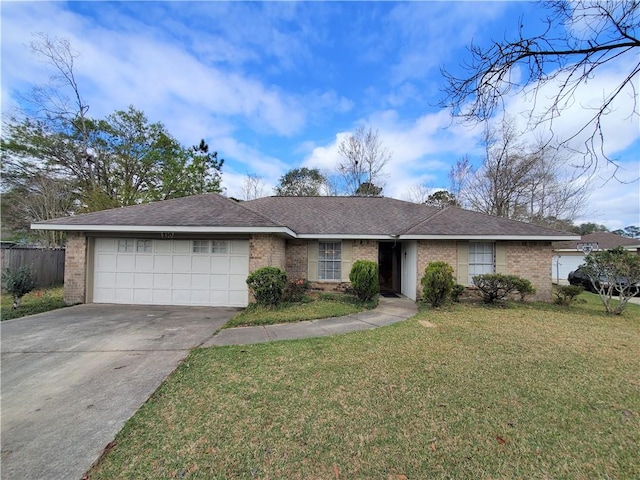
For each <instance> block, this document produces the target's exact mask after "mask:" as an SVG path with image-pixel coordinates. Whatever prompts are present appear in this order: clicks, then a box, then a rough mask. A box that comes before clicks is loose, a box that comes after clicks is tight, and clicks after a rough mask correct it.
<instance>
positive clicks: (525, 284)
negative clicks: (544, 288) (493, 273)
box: [509, 275, 536, 302]
mask: <svg viewBox="0 0 640 480" xmlns="http://www.w3.org/2000/svg"><path fill="white" fill-rule="evenodd" d="M509 276H510V277H512V278H511V282H512V283H513V285H514V286H515V290H516V291H517V292H518V293H519V294H520V301H521V302H524V299H525V297H526V296H527V295H533V294H534V293H536V289H535V287H534V286H533V285H532V283H531V281H529V280H527V279H526V278H522V277H518V276H515V275H509Z"/></svg>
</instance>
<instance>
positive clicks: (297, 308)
mask: <svg viewBox="0 0 640 480" xmlns="http://www.w3.org/2000/svg"><path fill="white" fill-rule="evenodd" d="M374 307H375V304H374V302H372V303H369V304H363V303H361V302H359V301H358V299H357V298H355V297H353V296H351V295H346V294H344V295H343V294H330V293H320V294H315V295H314V296H313V297H308V301H306V302H301V303H295V304H284V305H282V306H280V307H271V308H267V307H261V306H259V305H256V304H255V303H253V304H251V305H249V306H248V307H247V308H245V309H244V310H243V311H242V312H240V313H239V314H238V315H236V316H235V317H233V318H232V319H231V320H230V321H229V322H227V324H226V325H225V326H224V328H231V327H241V326H242V327H245V326H251V325H273V324H276V323H290V322H302V321H305V320H315V319H317V318H329V317H341V316H343V315H350V314H352V313H357V312H361V311H363V310H367V309H371V308H374Z"/></svg>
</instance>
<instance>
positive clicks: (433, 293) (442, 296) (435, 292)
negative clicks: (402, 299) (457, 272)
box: [420, 262, 455, 307]
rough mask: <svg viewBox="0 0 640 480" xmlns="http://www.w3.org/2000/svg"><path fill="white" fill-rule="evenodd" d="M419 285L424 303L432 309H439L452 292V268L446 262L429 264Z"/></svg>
mask: <svg viewBox="0 0 640 480" xmlns="http://www.w3.org/2000/svg"><path fill="white" fill-rule="evenodd" d="M420 283H421V284H422V297H423V299H424V301H425V302H427V303H429V304H430V305H431V306H432V307H439V306H440V305H442V304H443V303H444V302H445V301H447V299H448V298H449V297H450V295H451V292H452V291H453V286H454V285H455V281H454V279H453V268H452V267H451V265H449V264H448V263H446V262H430V263H429V265H427V268H425V270H424V275H423V276H422V279H421V280H420Z"/></svg>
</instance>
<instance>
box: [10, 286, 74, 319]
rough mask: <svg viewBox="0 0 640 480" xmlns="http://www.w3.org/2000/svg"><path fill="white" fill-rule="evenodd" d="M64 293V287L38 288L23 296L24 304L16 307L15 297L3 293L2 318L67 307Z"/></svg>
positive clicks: (12, 317)
mask: <svg viewBox="0 0 640 480" xmlns="http://www.w3.org/2000/svg"><path fill="white" fill-rule="evenodd" d="M63 294H64V289H63V287H47V288H38V289H36V290H34V291H33V292H30V293H27V294H26V295H25V296H24V297H22V304H21V305H20V307H18V308H15V309H14V308H13V307H12V305H13V297H12V296H11V295H9V294H6V293H3V294H2V296H1V297H0V320H11V319H14V318H20V317H25V316H27V315H35V314H36V313H42V312H48V311H50V310H56V309H58V308H63V307H66V306H67V304H66V303H65V302H64V298H63V296H64V295H63Z"/></svg>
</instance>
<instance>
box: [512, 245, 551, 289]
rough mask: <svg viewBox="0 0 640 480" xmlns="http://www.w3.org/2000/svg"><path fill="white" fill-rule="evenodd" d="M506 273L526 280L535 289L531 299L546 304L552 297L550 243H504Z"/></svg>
mask: <svg viewBox="0 0 640 480" xmlns="http://www.w3.org/2000/svg"><path fill="white" fill-rule="evenodd" d="M506 243H507V273H509V274H511V275H518V276H519V277H522V278H526V279H527V280H529V281H530V282H531V283H532V284H533V286H534V287H535V288H536V294H535V295H533V296H532V297H530V298H532V299H534V300H542V301H545V302H548V301H550V300H551V297H552V294H553V292H552V285H551V259H552V257H553V250H552V248H551V242H506Z"/></svg>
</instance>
